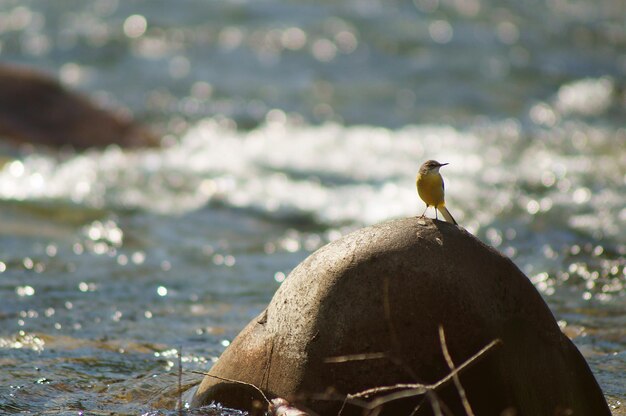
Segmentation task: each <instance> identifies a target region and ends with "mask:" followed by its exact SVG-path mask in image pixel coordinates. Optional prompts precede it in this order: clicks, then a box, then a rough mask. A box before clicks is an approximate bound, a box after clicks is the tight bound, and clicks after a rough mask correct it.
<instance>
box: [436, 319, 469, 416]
mask: <svg viewBox="0 0 626 416" xmlns="http://www.w3.org/2000/svg"><path fill="white" fill-rule="evenodd" d="M439 342H440V343H441V350H442V351H443V357H444V358H445V359H446V363H447V364H448V367H449V368H450V371H454V362H453V361H452V357H451V356H450V352H449V351H448V345H447V344H446V334H445V332H444V331H443V325H439ZM452 380H453V381H454V385H455V386H456V389H457V391H458V392H459V396H460V397H461V403H463V408H464V409H465V413H466V414H467V416H474V412H473V411H472V406H470V404H469V401H468V400H467V395H466V394H465V389H464V388H463V386H462V385H461V379H460V378H459V375H458V373H457V374H454V375H453V376H452Z"/></svg>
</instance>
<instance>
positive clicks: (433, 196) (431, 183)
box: [415, 173, 445, 208]
mask: <svg viewBox="0 0 626 416" xmlns="http://www.w3.org/2000/svg"><path fill="white" fill-rule="evenodd" d="M415 185H416V186H417V193H418V194H419V196H420V198H422V200H423V201H424V202H426V205H429V206H434V207H435V208H436V207H439V206H442V205H445V202H444V197H443V179H442V178H441V175H440V174H439V173H430V174H418V175H417V178H416V180H415Z"/></svg>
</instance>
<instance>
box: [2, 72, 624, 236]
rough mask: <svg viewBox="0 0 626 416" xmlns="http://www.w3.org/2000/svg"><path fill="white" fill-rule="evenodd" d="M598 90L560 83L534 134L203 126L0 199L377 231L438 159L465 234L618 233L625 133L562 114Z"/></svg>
mask: <svg viewBox="0 0 626 416" xmlns="http://www.w3.org/2000/svg"><path fill="white" fill-rule="evenodd" d="M597 84H598V85H596V87H595V88H593V87H590V81H589V80H584V81H581V82H580V83H576V84H574V85H571V86H569V87H564V88H563V89H562V91H560V92H559V93H558V94H557V96H556V97H555V99H554V100H553V103H537V104H536V105H535V106H533V108H531V109H530V111H529V115H530V119H531V120H533V123H528V125H524V124H522V123H521V122H519V121H517V120H513V119H509V120H504V121H500V122H490V121H484V122H482V123H479V124H476V125H474V126H472V127H468V128H464V129H457V128H453V127H450V126H437V125H414V126H406V127H404V128H401V129H396V130H388V129H384V128H378V127H372V126H350V127H345V126H341V125H338V124H324V125H321V126H311V125H306V124H302V123H298V122H292V121H290V120H288V119H287V118H286V117H285V116H284V114H282V113H281V112H280V111H278V110H275V111H273V112H272V113H271V117H269V118H268V120H269V121H268V122H267V123H265V124H264V125H262V126H260V127H259V128H257V129H255V130H252V131H249V132H243V131H238V130H236V129H232V128H228V127H224V126H223V125H221V124H220V123H219V122H217V121H215V120H213V119H207V120H204V121H201V122H199V123H197V124H196V125H195V126H194V127H193V128H191V129H190V130H189V131H188V132H187V133H186V134H184V136H183V137H181V138H180V140H179V141H178V143H177V144H175V145H173V146H169V147H167V148H164V149H157V150H140V151H125V150H120V149H118V148H110V149H107V150H105V151H90V152H87V153H85V154H81V155H75V156H71V157H69V158H65V159H59V158H58V157H56V156H50V155H46V154H40V153H36V154H33V155H30V156H28V157H26V158H25V159H23V160H15V161H13V162H10V163H8V164H6V165H5V166H4V168H3V169H2V171H1V172H0V196H1V197H2V198H5V199H17V200H41V199H52V200H62V201H71V202H73V203H77V204H85V205H87V206H95V207H115V208H120V207H124V208H138V209H142V210H148V211H156V212H159V213H165V214H168V213H184V212H188V211H192V210H196V209H198V208H200V207H203V206H205V205H206V204H208V203H219V204H221V205H226V206H230V207H235V208H241V209H244V210H249V211H251V212H256V213H259V214H262V215H264V216H269V217H275V218H277V219H281V218H289V217H296V218H298V217H303V218H310V219H312V220H314V221H316V222H320V223H322V224H326V225H329V226H332V225H338V224H345V223H356V224H371V223H375V222H379V221H383V220H385V219H388V218H393V217H400V216H411V215H418V214H421V212H422V210H423V207H424V205H423V203H422V202H421V201H420V200H419V199H418V197H417V195H416V192H415V185H414V177H415V173H416V172H417V170H418V168H419V165H420V164H421V163H422V162H423V161H425V160H427V159H437V160H439V161H441V162H449V163H450V165H449V166H447V167H445V168H444V169H443V170H442V173H443V175H444V178H445V181H446V194H447V203H448V206H449V209H450V210H451V212H452V213H453V214H454V215H455V216H456V217H457V220H458V221H459V222H460V223H462V224H463V225H464V226H465V227H467V228H468V229H470V230H471V231H476V230H477V229H479V228H480V227H482V226H486V225H489V224H491V223H493V222H495V221H504V222H505V223H506V222H507V221H520V220H521V221H532V220H533V219H535V218H540V219H541V218H546V219H547V222H548V223H550V225H549V226H550V227H554V228H569V229H571V230H577V231H582V232H585V233H591V234H592V235H593V236H594V237H595V238H602V237H611V236H617V235H619V234H620V233H622V234H623V232H624V223H625V222H626V208H625V207H626V192H624V190H625V179H626V175H625V174H626V171H625V166H626V146H624V143H626V131H625V130H624V129H610V128H608V127H601V126H600V127H599V126H594V125H593V124H591V123H586V122H584V121H581V120H576V119H569V118H565V117H562V116H561V113H562V111H561V110H560V109H562V108H564V107H567V108H569V109H570V110H567V111H570V112H571V111H572V110H571V108H572V106H574V107H576V106H579V104H576V103H570V104H567V103H568V102H569V101H568V100H570V99H569V98H567V96H568V95H571V94H572V93H571V92H563V91H569V90H579V91H581V90H582V91H583V92H584V91H587V90H588V91H590V92H589V94H590V96H591V97H596V96H597V95H598V94H600V93H601V91H600V92H598V89H600V90H603V89H604V88H605V87H606V85H608V84H607V82H606V81H605V80H598V81H597ZM568 88H569V89H568ZM602 94H604V93H602ZM562 96H565V97H562ZM570 101H571V100H570ZM592 105H594V106H596V107H597V105H596V104H592ZM596 107H594V108H596ZM577 108H578V107H577ZM578 111H582V110H580V109H579V110H578ZM542 112H543V113H546V114H552V116H554V117H552V118H551V116H547V115H546V114H543V116H542V115H541V114H542ZM583 112H584V111H583ZM546 117H547V118H546ZM429 214H431V215H432V214H433V212H430V213H429ZM544 222H545V221H544Z"/></svg>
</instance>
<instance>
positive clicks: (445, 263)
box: [192, 218, 610, 416]
mask: <svg viewBox="0 0 626 416" xmlns="http://www.w3.org/2000/svg"><path fill="white" fill-rule="evenodd" d="M387 311H388V313H387ZM439 325H442V326H443V328H444V329H445V334H446V338H447V345H448V348H449V351H450V354H451V357H452V359H453V360H454V362H455V364H456V365H457V366H458V365H460V364H461V363H463V362H464V361H465V360H467V359H468V358H470V357H471V356H472V355H474V354H475V353H477V352H478V351H479V350H480V349H481V348H482V347H484V346H485V345H487V344H489V343H490V342H491V341H492V340H495V339H500V340H501V341H502V344H501V345H500V346H499V347H497V348H495V349H493V350H490V351H489V352H488V353H487V354H485V355H484V356H483V357H482V358H481V359H480V360H479V361H476V362H475V363H474V364H473V365H472V366H470V367H468V368H467V369H466V370H464V371H463V372H462V373H461V382H462V385H463V386H464V388H465V390H466V392H467V397H468V401H469V403H470V405H471V406H472V409H473V411H474V413H475V414H476V415H481V416H482V415H500V414H508V415H513V414H515V415H518V416H519V415H528V416H537V415H566V414H572V415H581V416H582V415H597V416H600V415H607V416H609V415H610V411H609V409H608V406H607V404H606V401H605V399H604V396H603V395H602V392H601V390H600V388H599V386H598V384H597V383H596V380H595V378H594V376H593V374H592V373H591V371H590V370H589V367H588V366H587V363H586V362H585V360H584V358H583V357H582V356H581V355H580V353H579V352H578V350H577V349H576V347H575V346H574V344H572V342H571V341H570V340H569V339H568V338H567V337H566V336H564V335H563V334H562V333H561V331H560V330H559V327H558V325H557V323H556V321H555V319H554V317H553V316H552V313H551V312H550V310H549V308H548V306H547V305H546V304H545V302H544V301H543V299H542V298H541V296H540V294H539V293H538V292H537V290H536V289H535V287H534V286H533V285H532V284H531V283H530V281H529V280H528V278H527V277H526V276H524V274H523V273H522V272H521V271H520V270H519V269H518V268H517V267H516V266H515V265H514V264H513V263H512V262H511V261H510V260H509V259H508V258H505V257H504V256H502V255H501V254H499V253H498V252H496V251H495V250H494V249H492V248H490V247H488V246H486V245H484V244H483V243H482V242H480V241H479V240H478V239H476V238H475V237H474V236H472V235H471V234H469V233H468V232H466V231H464V230H463V229H461V228H459V227H457V226H453V225H451V224H448V223H443V222H439V221H431V220H428V219H423V220H422V219H418V218H407V219H401V220H395V221H390V222H387V223H384V224H380V225H376V226H373V227H368V228H363V229H360V230H358V231H356V232H353V233H351V234H349V235H347V236H345V237H343V238H341V239H339V240H337V241H334V242H332V243H330V244H328V245H326V246H325V247H323V248H321V249H319V250H318V251H317V252H315V253H313V254H312V255H311V256H309V258H307V259H306V260H305V261H303V262H302V263H301V264H300V265H299V266H298V267H297V268H296V269H294V270H293V272H292V273H291V274H290V275H289V277H288V278H287V279H286V280H285V282H284V283H283V284H282V286H281V287H280V288H279V289H278V291H277V292H276V294H275V295H274V298H273V299H272V301H271V302H270V304H269V306H268V307H267V309H266V310H265V311H264V312H263V313H262V314H261V315H259V316H258V317H257V318H256V319H254V320H253V321H252V322H250V323H249V324H248V326H247V327H246V328H244V329H243V330H242V331H241V333H240V334H239V335H238V336H237V337H236V338H235V339H234V340H233V342H232V343H231V345H230V346H229V347H228V348H227V349H226V351H224V353H223V354H222V356H221V357H220V359H219V360H218V361H217V363H216V364H215V365H214V366H213V368H212V369H211V370H210V373H211V374H214V375H217V376H220V377H223V378H226V379H230V380H231V381H232V380H238V381H243V382H247V383H251V384H253V385H255V386H258V387H259V388H261V389H263V390H264V391H265V392H266V394H267V395H268V396H269V397H270V398H272V397H281V398H285V399H287V400H289V401H290V402H291V403H293V404H294V405H295V406H298V407H300V408H302V409H310V410H312V411H314V412H316V413H318V414H320V415H333V416H334V415H337V414H338V412H339V409H340V407H341V403H342V401H341V397H342V396H344V395H346V394H348V393H351V394H353V393H357V392H359V391H363V390H365V389H369V388H373V387H377V386H389V385H394V384H396V383H415V382H420V383H425V384H431V383H435V382H437V381H438V380H441V379H442V378H444V377H445V376H446V375H447V374H449V372H450V370H449V368H448V366H447V365H446V361H445V360H444V357H443V354H442V348H441V344H440V341H439V336H438V328H439ZM380 353H384V354H383V355H384V357H383V358H381V357H380V356H381V354H380ZM354 354H366V355H367V354H369V355H370V358H369V359H345V360H341V359H340V360H335V362H328V358H331V357H344V358H349V357H350V356H353V355H354ZM376 357H378V358H376ZM436 394H437V396H438V397H439V399H440V401H441V402H443V403H444V404H445V405H446V406H447V407H448V408H449V409H450V410H451V413H452V414H455V415H464V414H466V412H465V411H464V408H463V406H462V402H461V400H460V398H459V393H458V391H457V389H456V388H455V386H454V384H453V383H448V384H446V385H445V386H444V387H443V388H440V389H438V390H437V391H436ZM258 396H259V395H258V393H255V392H254V389H251V388H250V387H249V386H243V385H241V384H238V383H232V382H225V381H224V380H219V379H216V378H212V377H208V376H207V377H205V379H204V380H203V382H202V384H201V385H200V386H199V387H198V390H197V391H196V392H195V396H194V399H193V403H192V405H193V406H201V405H204V404H208V403H210V402H211V401H217V402H221V403H223V404H224V405H226V406H229V407H235V408H239V409H248V408H249V407H250V403H251V402H252V401H254V400H257V401H258V400H259V397H258ZM419 402H420V398H411V399H404V400H397V401H394V402H392V403H390V404H387V405H385V407H384V408H383V411H382V413H381V414H386V415H394V416H401V415H409V414H411V412H412V411H413V409H414V408H415V407H416V406H417V405H418V403H419ZM503 412H504V413H503ZM341 414H342V415H343V416H346V415H361V414H363V412H362V409H360V408H358V407H357V406H350V405H348V406H347V407H346V408H345V409H343V411H342V413H341ZM415 414H416V415H432V414H433V410H432V408H431V406H430V404H429V402H428V400H427V401H425V402H424V403H423V404H422V405H421V407H420V409H419V410H418V411H417V412H416V413H415Z"/></svg>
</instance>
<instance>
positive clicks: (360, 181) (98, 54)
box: [0, 0, 626, 415]
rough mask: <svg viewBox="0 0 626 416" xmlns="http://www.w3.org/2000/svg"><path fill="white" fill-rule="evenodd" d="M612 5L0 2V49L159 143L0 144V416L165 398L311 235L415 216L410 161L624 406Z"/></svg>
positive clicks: (617, 8)
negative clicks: (68, 147) (532, 294)
mask: <svg viewBox="0 0 626 416" xmlns="http://www.w3.org/2000/svg"><path fill="white" fill-rule="evenodd" d="M624 16H626V4H625V3H624V2H623V1H621V0H601V1H592V0H578V1H560V0H551V1H546V2H538V1H525V2H496V1H491V0H415V1H413V2H411V1H386V2H382V1H375V0H349V1H345V2H328V1H322V2H319V1H318V2H311V1H301V2H291V1H277V0H261V1H254V2H246V1H221V2H207V1H200V0H186V1H183V2H172V1H155V0H153V1H139V0H138V1H132V2H123V1H110V0H106V1H105V0H92V1H79V0H76V1H70V0H59V1H54V2H48V1H39V0H31V1H29V0H19V1H18V0H0V61H1V62H2V63H12V64H22V65H29V66H32V67H35V68H38V69H40V70H43V71H46V72H48V73H50V74H52V75H54V76H58V77H59V78H60V79H61V80H62V82H63V83H64V84H66V85H67V86H68V87H69V88H72V89H75V90H78V91H81V92H84V93H86V94H89V95H90V96H91V97H93V98H94V99H95V100H96V101H97V102H98V103H99V104H100V105H103V106H105V107H110V108H121V109H123V110H125V111H129V112H132V113H133V114H134V115H135V116H136V118H138V119H139V120H140V121H142V122H144V123H146V124H148V125H150V126H151V127H152V128H154V129H155V130H156V131H157V132H158V133H159V134H160V135H161V136H162V137H163V140H162V143H163V147H162V148H159V149H146V150H124V149H120V148H117V147H110V148H107V149H104V150H89V151H86V152H84V153H80V154H77V153H71V152H70V153H68V152H56V151H52V150H49V149H47V150H45V149H20V150H16V149H15V148H13V147H9V146H4V145H2V146H0V300H1V301H2V302H1V303H0V364H1V365H2V369H3V371H2V375H0V413H6V414H42V413H52V414H81V413H82V414H110V413H114V414H146V413H147V414H155V415H156V414H159V415H161V414H176V413H175V412H174V410H173V409H174V408H175V405H176V389H177V382H178V381H177V378H178V371H177V368H178V364H177V362H178V354H179V352H180V351H182V353H181V357H182V365H183V369H184V371H183V384H184V385H185V386H191V385H193V384H194V383H196V382H198V381H199V380H200V379H201V376H200V375H197V374H194V373H192V372H191V371H192V370H195V371H206V370H208V368H209V367H210V365H211V363H212V362H214V361H215V360H216V359H217V357H219V355H220V353H221V352H222V351H223V350H224V348H226V346H228V344H229V342H230V341H231V340H232V339H233V338H234V337H235V336H236V335H237V333H238V332H239V331H240V330H241V328H243V326H244V325H245V324H246V323H247V322H248V321H249V320H251V319H252V318H253V317H255V316H256V315H257V314H258V313H259V312H260V311H261V310H262V309H263V308H264V307H265V305H266V304H267V303H268V302H269V300H270V299H271V297H272V295H273V293H274V292H275V290H276V289H277V288H278V287H279V285H280V283H281V282H282V281H283V280H284V279H285V276H286V275H288V273H289V271H290V270H291V269H293V268H294V267H295V266H296V265H297V264H298V263H299V262H300V261H301V260H302V259H304V258H305V257H306V256H307V255H308V254H310V253H311V252H312V251H314V250H316V249H317V248H319V247H320V246H322V245H323V244H325V243H326V242H328V241H331V240H334V239H336V238H339V237H340V236H341V235H343V234H345V233H347V232H349V231H350V230H353V229H356V228H358V227H361V226H364V225H369V224H374V223H377V222H380V221H384V220H387V219H391V218H397V217H403V216H411V215H418V214H421V212H422V210H423V205H422V203H421V201H419V199H418V197H417V195H416V193H415V185H414V177H415V173H416V172H417V169H418V167H419V165H420V164H421V163H422V162H423V161H424V160H426V159H431V158H433V159H437V160H440V161H442V162H449V163H450V165H449V166H446V167H445V168H444V170H442V173H443V174H444V177H445V179H446V197H447V198H446V199H447V205H448V207H449V209H450V210H451V211H452V213H453V215H454V216H455V218H456V219H457V221H459V223H460V224H461V225H462V226H463V227H465V228H466V229H468V230H469V231H470V232H472V233H474V234H475V235H477V236H478V237H479V238H480V239H481V240H483V241H485V242H486V243H488V244H490V245H492V246H494V247H496V248H497V249H498V250H499V251H501V252H503V253H504V254H506V255H507V256H509V257H511V258H512V259H513V261H514V262H515V263H516V264H517V265H518V266H519V267H520V269H522V270H523V271H524V272H525V273H526V275H528V276H529V278H530V279H531V280H532V282H533V283H534V285H535V286H536V287H537V289H538V290H539V291H540V292H541V294H542V295H543V296H544V299H545V300H546V302H547V303H548V304H549V306H550V308H551V310H552V311H553V313H554V315H555V317H556V319H557V321H558V322H559V325H560V326H561V327H562V329H563V331H564V332H565V333H566V334H567V335H568V336H570V337H571V338H572V339H573V341H574V343H575V344H576V345H577V347H578V348H579V349H580V351H581V352H582V354H583V355H584V356H585V358H586V359H587V361H588V363H589V365H590V367H591V369H592V371H593V372H594V374H595V376H596V378H597V379H598V381H599V383H600V385H601V387H602V389H603V391H604V393H605V396H606V397H607V400H608V401H609V404H610V405H611V406H612V408H613V411H614V413H615V414H625V412H626V411H625V410H624V409H625V406H626V405H624V402H625V401H626V377H624V374H626V271H625V264H626V260H625V256H626V238H625V237H624V235H626V124H625V120H626V95H625V93H624V91H625V89H626V81H625V80H626V53H625V51H626V27H625V26H624ZM430 214H432V213H430ZM205 412H206V413H208V414H211V413H210V412H212V413H213V414H216V415H230V414H238V413H237V412H234V411H230V410H227V409H220V408H213V409H208V410H206V411H205Z"/></svg>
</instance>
